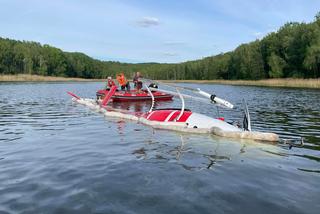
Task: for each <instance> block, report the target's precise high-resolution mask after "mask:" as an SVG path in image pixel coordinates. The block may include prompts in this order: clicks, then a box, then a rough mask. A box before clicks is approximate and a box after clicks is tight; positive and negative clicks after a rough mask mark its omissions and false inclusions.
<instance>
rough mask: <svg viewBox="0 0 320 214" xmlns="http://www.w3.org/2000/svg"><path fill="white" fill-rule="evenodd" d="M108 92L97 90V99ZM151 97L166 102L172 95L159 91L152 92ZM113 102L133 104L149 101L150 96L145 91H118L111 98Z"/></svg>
mask: <svg viewBox="0 0 320 214" xmlns="http://www.w3.org/2000/svg"><path fill="white" fill-rule="evenodd" d="M108 93H109V90H105V89H104V90H99V91H97V93H96V95H97V99H98V100H99V99H103V98H104V97H105V96H106V95H107V94H108ZM152 95H153V97H154V100H155V101H167V100H172V98H173V95H171V94H168V93H164V92H160V91H152ZM111 99H112V101H113V102H134V101H149V100H150V101H151V100H152V96H151V95H150V94H149V93H148V91H147V90H141V91H140V92H139V93H138V92H137V90H130V91H119V90H117V91H116V92H115V93H114V95H113V96H112V97H111Z"/></svg>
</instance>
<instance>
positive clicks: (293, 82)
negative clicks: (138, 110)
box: [0, 74, 320, 89]
mask: <svg viewBox="0 0 320 214" xmlns="http://www.w3.org/2000/svg"><path fill="white" fill-rule="evenodd" d="M105 81H106V79H84V78H71V77H53V76H39V75H29V74H18V75H0V83H1V82H105ZM161 81H162V82H168V83H198V84H221V85H242V86H264V87H286V88H310V89H320V78H319V79H293V78H285V79H263V80H161Z"/></svg>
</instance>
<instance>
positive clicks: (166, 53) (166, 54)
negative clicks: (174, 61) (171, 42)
mask: <svg viewBox="0 0 320 214" xmlns="http://www.w3.org/2000/svg"><path fill="white" fill-rule="evenodd" d="M162 55H164V56H178V54H177V53H174V52H164V53H162Z"/></svg>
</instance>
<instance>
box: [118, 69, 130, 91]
mask: <svg viewBox="0 0 320 214" xmlns="http://www.w3.org/2000/svg"><path fill="white" fill-rule="evenodd" d="M117 81H118V83H119V85H120V87H121V90H125V89H127V90H128V91H129V90H130V83H129V82H128V81H127V79H126V77H125V76H124V73H123V72H121V73H120V74H118V75H117Z"/></svg>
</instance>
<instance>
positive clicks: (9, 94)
mask: <svg viewBox="0 0 320 214" xmlns="http://www.w3.org/2000/svg"><path fill="white" fill-rule="evenodd" d="M103 85H104V84H103V83H1V84H0V213H148V214H149V213H183V214H185V213H290V214H293V213H319V210H320V186H319V184H320V91H319V90H303V89H284V88H264V87H245V86H225V85H205V84H204V85H196V84H186V85H187V86H190V87H200V88H202V89H203V90H205V91H210V92H213V91H214V92H216V94H217V95H219V96H220V97H222V98H226V99H227V100H229V101H230V102H231V103H233V104H235V105H236V109H235V111H230V110H225V109H221V110H220V111H219V112H220V114H221V115H223V116H224V117H225V118H226V119H227V120H241V118H242V117H243V114H242V112H241V103H242V98H245V99H246V101H247V102H248V105H249V110H250V112H251V119H252V123H253V129H255V130H262V131H270V132H275V133H278V134H280V135H281V137H283V138H289V139H298V138H299V137H300V136H302V137H304V141H305V145H304V146H303V147H293V148H291V149H290V148H289V147H288V146H286V145H281V144H276V145H271V144H263V143H257V142H251V141H244V140H242V141H239V140H230V139H224V138H219V137H215V136H210V135H196V134H186V133H179V132H172V131H164V130H156V129H153V128H151V127H148V126H144V125H142V124H137V123H136V122H132V121H125V120H120V119H111V118H106V117H104V116H103V115H101V114H99V113H95V112H92V111H90V110H88V109H87V108H86V107H84V106H81V105H79V104H75V103H73V102H72V101H71V99H70V97H69V96H68V95H67V94H66V91H73V92H75V93H76V94H78V95H80V96H82V97H92V98H93V97H95V91H96V90H97V89H99V88H102V87H103ZM186 102H187V107H188V108H191V109H193V110H194V111H195V112H199V113H204V114H207V115H209V116H210V115H211V116H212V115H215V114H216V113H217V110H216V108H214V107H213V106H212V107H211V106H206V105H204V104H202V103H195V102H193V101H186ZM180 105H181V104H180V101H179V100H174V101H172V102H167V103H158V106H159V107H172V106H175V107H180ZM115 107H119V108H120V107H121V108H128V109H131V110H135V111H144V110H147V109H148V107H149V103H144V104H139V103H136V104H132V105H127V104H119V105H115Z"/></svg>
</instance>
